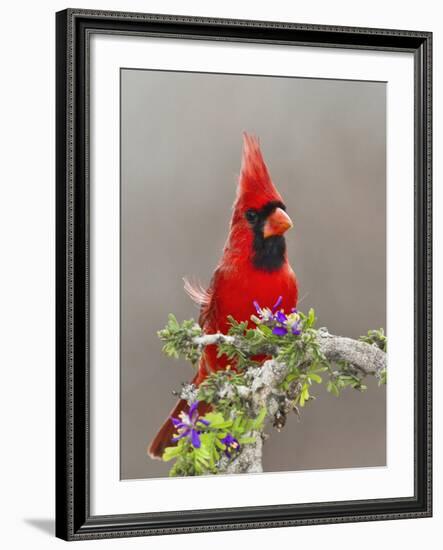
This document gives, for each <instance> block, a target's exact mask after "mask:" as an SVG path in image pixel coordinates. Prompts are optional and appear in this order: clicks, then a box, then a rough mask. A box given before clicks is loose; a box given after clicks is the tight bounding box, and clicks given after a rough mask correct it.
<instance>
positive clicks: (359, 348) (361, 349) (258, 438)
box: [182, 328, 386, 474]
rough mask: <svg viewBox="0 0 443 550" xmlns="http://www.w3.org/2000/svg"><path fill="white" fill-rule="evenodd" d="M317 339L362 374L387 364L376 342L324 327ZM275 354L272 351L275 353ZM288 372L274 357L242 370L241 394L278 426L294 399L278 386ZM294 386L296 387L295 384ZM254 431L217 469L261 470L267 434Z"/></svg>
mask: <svg viewBox="0 0 443 550" xmlns="http://www.w3.org/2000/svg"><path fill="white" fill-rule="evenodd" d="M317 339H318V343H319V346H320V350H321V352H322V353H323V355H324V356H325V358H326V359H327V360H328V361H329V362H330V363H335V364H336V363H337V362H339V361H346V362H347V363H348V364H350V365H351V367H352V368H354V369H356V370H358V371H359V372H360V373H361V374H363V375H364V376H366V375H378V374H379V373H380V372H381V371H382V370H383V369H385V368H386V353H385V352H384V351H382V350H381V349H380V348H379V347H378V346H376V345H375V344H373V345H370V344H367V343H365V342H362V341H359V340H354V339H352V338H346V337H343V336H335V335H333V334H330V333H329V332H328V330H327V329H326V328H321V329H319V330H318V331H317ZM193 342H194V344H197V345H198V346H201V347H202V348H203V347H205V346H207V345H211V344H221V343H223V342H226V343H229V344H235V345H238V346H239V347H244V343H243V342H242V341H240V339H236V338H235V336H227V335H225V334H206V335H203V336H198V337H195V338H194V339H193ZM246 351H247V350H246ZM275 352H278V350H275ZM267 353H269V350H267ZM276 354H277V353H274V355H276ZM287 374H288V367H287V366H286V365H285V364H283V363H279V362H277V361H276V360H275V359H272V360H268V361H265V362H264V363H263V365H260V366H259V367H250V368H248V369H247V371H246V372H245V377H246V381H247V384H246V385H245V386H242V392H243V395H242V397H243V398H244V399H245V400H247V401H248V402H249V404H250V407H251V409H252V411H253V412H254V413H255V414H257V415H258V414H259V412H260V410H261V409H262V408H263V407H264V406H265V407H266V410H267V412H268V415H269V417H271V418H274V425H275V426H276V427H277V428H280V427H282V426H283V425H284V422H285V418H286V414H287V413H288V412H289V411H290V410H293V408H294V406H293V402H292V401H291V399H289V398H288V393H287V392H286V391H284V390H282V389H281V388H280V385H281V383H282V381H283V380H284V379H285V377H286V375H287ZM296 390H297V388H295V391H296ZM191 391H192V389H191ZM194 391H195V390H194ZM189 392H190V388H189V386H188V387H186V386H185V388H184V389H183V392H182V397H183V398H185V399H186V398H189V395H190V393H189ZM280 422H281V423H280ZM254 435H255V443H252V444H248V445H245V446H244V447H243V448H242V449H241V451H240V452H239V454H238V456H237V457H236V458H235V460H233V461H232V462H229V461H228V460H225V462H224V463H222V464H221V465H220V468H219V471H220V472H225V473H228V474H232V473H256V472H262V471H263V466H262V450H263V441H264V439H265V438H266V436H265V434H264V431H263V430H261V431H260V432H256V433H255V434H254Z"/></svg>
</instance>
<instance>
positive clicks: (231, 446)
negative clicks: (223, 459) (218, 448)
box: [220, 433, 240, 458]
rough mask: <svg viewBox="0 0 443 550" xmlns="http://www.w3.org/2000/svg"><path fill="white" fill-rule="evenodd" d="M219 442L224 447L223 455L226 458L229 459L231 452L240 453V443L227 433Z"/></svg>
mask: <svg viewBox="0 0 443 550" xmlns="http://www.w3.org/2000/svg"><path fill="white" fill-rule="evenodd" d="M220 441H221V442H222V443H223V444H224V445H226V449H225V455H226V456H227V457H228V458H231V451H233V452H236V453H238V452H239V451H240V443H239V442H238V441H237V440H236V439H235V437H233V436H232V434H230V433H228V434H227V435H226V436H225V437H224V438H223V439H220Z"/></svg>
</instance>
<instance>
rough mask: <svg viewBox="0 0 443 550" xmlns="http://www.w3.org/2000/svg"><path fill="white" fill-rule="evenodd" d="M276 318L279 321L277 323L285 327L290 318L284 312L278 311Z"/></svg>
mask: <svg viewBox="0 0 443 550" xmlns="http://www.w3.org/2000/svg"><path fill="white" fill-rule="evenodd" d="M275 318H276V319H277V321H278V322H279V323H281V324H282V325H284V324H285V323H286V321H287V320H288V318H287V317H286V315H285V314H284V313H283V311H277V313H276V314H275Z"/></svg>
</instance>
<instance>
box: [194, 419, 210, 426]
mask: <svg viewBox="0 0 443 550" xmlns="http://www.w3.org/2000/svg"><path fill="white" fill-rule="evenodd" d="M197 422H201V423H202V424H204V425H205V426H209V425H210V424H211V423H210V422H209V420H205V419H204V418H199V419H198V420H197Z"/></svg>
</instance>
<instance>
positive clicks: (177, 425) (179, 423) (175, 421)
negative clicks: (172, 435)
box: [171, 416, 186, 428]
mask: <svg viewBox="0 0 443 550" xmlns="http://www.w3.org/2000/svg"><path fill="white" fill-rule="evenodd" d="M171 421H172V423H173V424H174V427H175V428H183V427H184V426H185V425H186V424H183V422H182V421H181V420H180V418H175V417H174V416H171Z"/></svg>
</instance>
